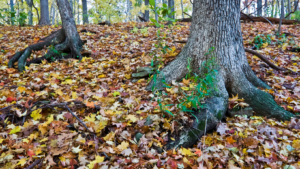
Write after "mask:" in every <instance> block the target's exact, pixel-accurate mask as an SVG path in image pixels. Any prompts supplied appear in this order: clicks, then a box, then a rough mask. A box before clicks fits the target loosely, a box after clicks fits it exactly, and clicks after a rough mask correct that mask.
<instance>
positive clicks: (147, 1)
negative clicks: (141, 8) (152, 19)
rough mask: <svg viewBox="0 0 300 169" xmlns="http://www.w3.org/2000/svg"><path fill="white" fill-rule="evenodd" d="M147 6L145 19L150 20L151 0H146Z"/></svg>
mask: <svg viewBox="0 0 300 169" xmlns="http://www.w3.org/2000/svg"><path fill="white" fill-rule="evenodd" d="M145 6H146V7H147V10H145V16H144V19H145V20H146V21H149V0H145Z"/></svg>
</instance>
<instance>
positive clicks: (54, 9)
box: [51, 2, 56, 25]
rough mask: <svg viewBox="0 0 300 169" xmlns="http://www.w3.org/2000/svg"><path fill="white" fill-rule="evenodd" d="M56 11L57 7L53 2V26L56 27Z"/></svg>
mask: <svg viewBox="0 0 300 169" xmlns="http://www.w3.org/2000/svg"><path fill="white" fill-rule="evenodd" d="M55 11H56V7H55V4H54V2H53V11H52V14H51V15H52V25H54V24H55V13H56V12H55Z"/></svg>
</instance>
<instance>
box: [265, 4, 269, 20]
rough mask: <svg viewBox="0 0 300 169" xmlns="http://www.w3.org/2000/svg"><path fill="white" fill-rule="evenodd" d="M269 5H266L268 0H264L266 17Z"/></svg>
mask: <svg viewBox="0 0 300 169" xmlns="http://www.w3.org/2000/svg"><path fill="white" fill-rule="evenodd" d="M268 12H269V7H268V0H265V17H268Z"/></svg>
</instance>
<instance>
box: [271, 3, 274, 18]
mask: <svg viewBox="0 0 300 169" xmlns="http://www.w3.org/2000/svg"><path fill="white" fill-rule="evenodd" d="M271 17H274V0H272V9H271Z"/></svg>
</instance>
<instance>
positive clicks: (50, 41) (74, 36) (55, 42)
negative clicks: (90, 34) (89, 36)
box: [8, 0, 83, 72]
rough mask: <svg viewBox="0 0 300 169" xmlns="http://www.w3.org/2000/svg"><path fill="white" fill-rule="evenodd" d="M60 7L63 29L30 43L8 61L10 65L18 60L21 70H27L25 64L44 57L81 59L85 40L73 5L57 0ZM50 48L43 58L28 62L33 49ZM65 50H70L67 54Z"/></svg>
mask: <svg viewBox="0 0 300 169" xmlns="http://www.w3.org/2000/svg"><path fill="white" fill-rule="evenodd" d="M56 4H57V6H58V9H59V13H60V17H61V20H62V29H60V30H58V31H55V32H53V33H52V34H50V35H49V36H47V37H46V38H43V39H41V40H40V41H39V42H38V43H36V44H34V45H30V46H29V47H27V48H26V49H24V50H23V51H20V52H17V53H16V54H15V55H14V56H13V57H12V58H11V59H10V60H9V62H8V67H10V68H12V67H14V63H15V62H18V70H19V71H20V72H22V71H24V70H25V66H26V65H28V64H30V63H38V62H39V63H40V62H41V61H42V60H43V59H45V60H48V61H54V60H57V59H63V58H66V57H67V58H70V57H72V58H77V59H81V53H80V50H81V49H82V46H83V42H82V41H81V39H80V36H79V34H78V32H77V28H76V25H75V21H74V18H73V15H72V11H71V6H70V4H69V2H68V0H56ZM49 46H53V47H54V49H53V48H49V49H48V51H47V54H46V55H45V56H43V57H42V58H37V59H33V60H32V61H30V62H28V63H27V61H28V58H29V56H30V55H31V52H32V51H38V50H42V49H44V48H45V47H49ZM63 52H68V53H69V54H68V55H67V56H64V55H63Z"/></svg>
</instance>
